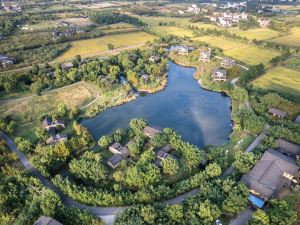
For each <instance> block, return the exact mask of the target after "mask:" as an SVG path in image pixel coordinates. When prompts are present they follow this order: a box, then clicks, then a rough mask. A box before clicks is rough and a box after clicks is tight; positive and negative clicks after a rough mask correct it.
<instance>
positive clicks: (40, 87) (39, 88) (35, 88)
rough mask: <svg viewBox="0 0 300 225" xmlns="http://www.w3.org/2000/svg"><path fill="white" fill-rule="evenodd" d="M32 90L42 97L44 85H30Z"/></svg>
mask: <svg viewBox="0 0 300 225" xmlns="http://www.w3.org/2000/svg"><path fill="white" fill-rule="evenodd" d="M30 90H31V91H32V92H33V93H35V94H36V95H41V93H42V90H43V84H42V82H41V81H39V80H38V81H36V82H34V83H32V84H31V85H30Z"/></svg>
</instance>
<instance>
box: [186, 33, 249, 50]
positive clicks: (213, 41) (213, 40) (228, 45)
mask: <svg viewBox="0 0 300 225" xmlns="http://www.w3.org/2000/svg"><path fill="white" fill-rule="evenodd" d="M192 40H194V41H202V42H205V43H207V44H209V45H212V46H214V47H217V48H221V49H223V50H224V51H225V50H230V49H235V48H242V47H244V46H245V44H243V43H240V42H237V41H232V40H229V39H225V38H220V37H213V36H201V37H196V38H193V39H192Z"/></svg>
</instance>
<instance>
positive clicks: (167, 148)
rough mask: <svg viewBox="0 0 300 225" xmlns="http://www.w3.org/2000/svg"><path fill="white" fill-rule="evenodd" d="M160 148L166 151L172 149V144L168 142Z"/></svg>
mask: <svg viewBox="0 0 300 225" xmlns="http://www.w3.org/2000/svg"><path fill="white" fill-rule="evenodd" d="M160 150H162V151H164V152H166V153H168V152H170V151H171V150H172V146H171V145H169V144H168V145H166V146H164V147H162V148H161V149H160Z"/></svg>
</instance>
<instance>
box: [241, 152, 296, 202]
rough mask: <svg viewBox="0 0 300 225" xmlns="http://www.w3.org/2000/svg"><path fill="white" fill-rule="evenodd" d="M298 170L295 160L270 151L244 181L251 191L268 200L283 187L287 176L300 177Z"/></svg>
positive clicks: (244, 176)
mask: <svg viewBox="0 0 300 225" xmlns="http://www.w3.org/2000/svg"><path fill="white" fill-rule="evenodd" d="M298 169H299V167H298V166H297V164H296V162H295V160H294V159H292V158H290V157H288V156H285V155H283V154H282V153H280V152H278V151H275V150H273V149H268V150H267V151H266V152H265V153H264V155H263V156H262V157H261V159H260V160H259V161H258V162H257V163H256V165H255V166H254V167H253V168H252V170H251V171H250V173H249V174H245V175H243V177H242V181H243V182H244V183H246V185H247V186H248V188H249V189H250V190H251V191H254V192H255V193H258V194H259V195H260V196H261V197H262V198H263V199H266V200H268V199H269V198H271V197H272V196H273V195H274V193H275V191H276V190H277V189H278V188H279V187H280V186H281V185H282V183H283V181H284V179H285V175H290V176H292V177H298Z"/></svg>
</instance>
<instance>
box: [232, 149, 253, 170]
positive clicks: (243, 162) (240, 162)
mask: <svg viewBox="0 0 300 225" xmlns="http://www.w3.org/2000/svg"><path fill="white" fill-rule="evenodd" d="M255 161H256V159H255V156H254V154H253V153H252V152H242V151H238V152H237V153H236V154H235V161H234V163H233V166H234V168H235V169H237V170H238V171H239V172H240V173H249V172H250V170H251V168H252V167H253V166H254V163H255Z"/></svg>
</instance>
